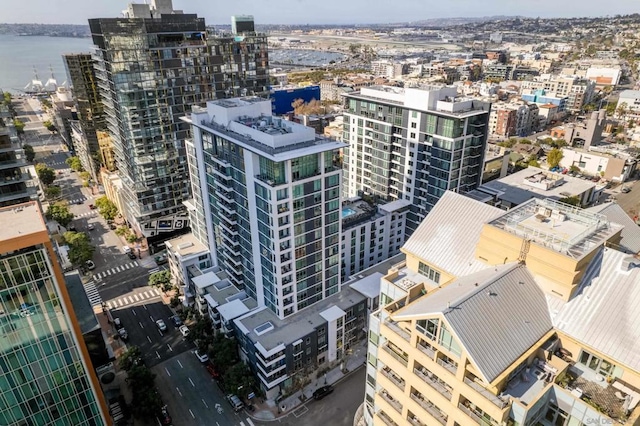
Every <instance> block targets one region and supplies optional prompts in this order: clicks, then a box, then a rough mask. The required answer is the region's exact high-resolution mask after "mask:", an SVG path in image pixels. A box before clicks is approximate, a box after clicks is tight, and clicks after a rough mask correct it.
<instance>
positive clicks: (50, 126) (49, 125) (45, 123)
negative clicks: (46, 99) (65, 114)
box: [42, 120, 56, 132]
mask: <svg viewBox="0 0 640 426" xmlns="http://www.w3.org/2000/svg"><path fill="white" fill-rule="evenodd" d="M42 125H43V126H44V127H46V128H47V130H49V131H51V132H53V131H54V130H56V126H54V125H53V123H52V122H51V121H50V120H45V121H43V122H42Z"/></svg>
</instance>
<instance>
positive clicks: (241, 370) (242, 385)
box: [222, 362, 256, 398]
mask: <svg viewBox="0 0 640 426" xmlns="http://www.w3.org/2000/svg"><path fill="white" fill-rule="evenodd" d="M222 378H223V379H224V385H225V387H226V389H228V390H229V392H235V393H237V394H238V395H239V396H242V397H244V398H246V397H247V395H248V394H249V393H250V392H252V391H253V390H254V389H255V388H256V381H255V379H254V378H253V374H251V370H249V367H247V366H246V365H245V364H244V363H242V362H238V363H237V364H236V365H234V366H233V367H231V368H229V369H228V370H226V371H225V373H224V374H223V375H222Z"/></svg>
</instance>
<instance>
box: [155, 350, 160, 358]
mask: <svg viewBox="0 0 640 426" xmlns="http://www.w3.org/2000/svg"><path fill="white" fill-rule="evenodd" d="M156 356H157V357H158V359H160V354H159V353H158V351H156Z"/></svg>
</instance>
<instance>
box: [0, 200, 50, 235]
mask: <svg viewBox="0 0 640 426" xmlns="http://www.w3.org/2000/svg"><path fill="white" fill-rule="evenodd" d="M0 223H3V224H5V225H6V224H11V226H0V241H5V240H11V239H13V238H19V237H24V236H26V235H30V234H35V233H38V232H47V226H46V224H45V222H44V218H43V216H42V212H41V211H40V207H39V206H38V203H36V202H29V203H24V204H17V205H14V206H9V207H4V208H1V209H0Z"/></svg>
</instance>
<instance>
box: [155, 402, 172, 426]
mask: <svg viewBox="0 0 640 426" xmlns="http://www.w3.org/2000/svg"><path fill="white" fill-rule="evenodd" d="M158 421H159V422H160V424H161V425H170V424H172V423H173V420H172V419H171V416H170V415H169V411H168V410H167V406H166V405H164V406H162V408H161V409H160V413H158Z"/></svg>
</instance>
